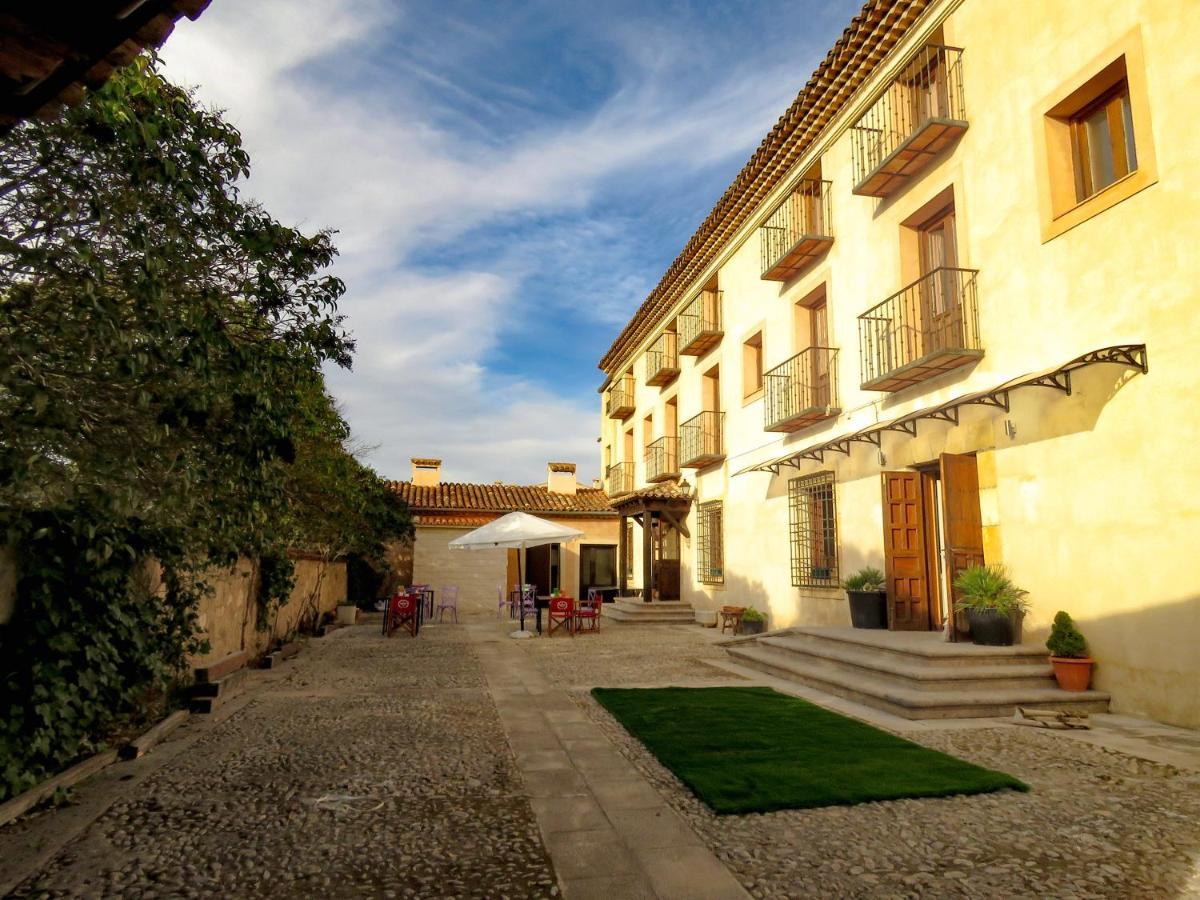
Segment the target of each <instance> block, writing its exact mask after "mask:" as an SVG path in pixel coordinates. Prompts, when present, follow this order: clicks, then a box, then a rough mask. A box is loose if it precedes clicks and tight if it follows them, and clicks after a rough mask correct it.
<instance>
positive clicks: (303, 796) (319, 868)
mask: <svg viewBox="0 0 1200 900" xmlns="http://www.w3.org/2000/svg"><path fill="white" fill-rule="evenodd" d="M375 627H376V626H362V627H360V628H358V629H355V630H348V631H339V632H336V633H335V634H334V635H332V636H330V637H329V638H326V639H324V640H321V641H313V642H310V644H309V645H308V647H307V648H306V649H305V650H304V652H303V653H302V654H301V655H300V656H299V657H297V659H296V660H294V661H293V662H290V663H288V664H287V665H288V666H290V667H291V668H289V669H285V670H284V671H285V672H286V673H287V674H286V676H285V677H284V678H283V679H282V680H281V681H280V682H279V683H278V684H276V685H273V686H271V687H270V688H267V689H266V690H263V691H262V693H261V694H260V695H258V696H256V698H255V699H254V700H253V701H252V702H251V703H250V704H249V705H248V706H247V707H246V708H245V709H243V710H241V711H240V712H238V713H237V714H236V715H234V716H233V717H232V718H230V719H229V720H227V721H225V722H223V723H221V724H219V725H217V726H215V727H213V728H212V730H211V731H210V732H209V733H208V734H207V735H205V736H204V737H203V738H202V739H201V740H200V741H199V742H198V743H197V744H196V746H195V747H193V748H191V749H190V750H189V751H188V753H187V754H186V756H184V757H182V758H181V759H179V760H176V761H175V762H174V763H173V764H171V765H169V766H167V767H166V768H165V769H163V770H161V771H159V772H158V773H156V774H154V775H153V776H151V777H150V778H149V779H147V780H146V781H145V782H143V783H141V784H140V785H138V787H137V789H136V790H135V791H133V792H132V794H133V795H132V796H129V797H127V799H125V800H124V801H123V802H119V803H118V804H116V805H115V806H113V807H112V808H111V809H109V811H108V812H107V813H106V814H105V815H104V816H102V817H101V818H100V819H99V820H97V821H96V822H95V823H94V824H93V825H92V826H91V827H90V828H89V829H88V830H87V831H86V832H85V833H84V835H83V836H82V837H81V838H80V839H79V840H77V841H75V842H74V843H72V844H69V845H68V846H67V847H66V848H65V849H64V851H63V852H62V853H60V854H59V855H58V856H57V857H56V858H55V859H54V860H53V861H52V863H51V864H50V865H49V866H48V867H47V868H46V869H45V870H43V872H41V873H40V874H39V875H38V876H37V877H36V878H33V879H30V880H29V881H27V882H26V883H25V884H23V885H22V886H21V887H20V888H19V889H18V890H17V891H16V893H15V896H19V897H25V896H40V895H47V896H80V897H131V898H139V897H140V898H149V897H167V896H172V897H173V896H185V897H189V896H191V897H199V896H225V897H265V896H271V897H314V896H383V897H431V896H437V897H489V898H491V897H549V896H552V895H554V894H555V893H556V892H557V889H556V888H555V886H554V885H555V882H554V875H553V871H552V869H551V867H550V863H549V860H548V858H547V856H546V853H545V850H544V849H543V847H542V843H541V839H540V837H539V834H538V829H537V824H536V821H535V819H534V817H533V813H532V811H531V809H530V806H529V802H528V800H527V799H526V798H525V796H524V793H523V786H522V781H521V778H520V775H519V773H518V772H517V770H516V768H515V764H514V761H513V758H512V755H511V753H510V751H509V749H508V745H507V743H506V741H505V737H504V733H503V730H502V728H501V725H500V722H499V719H498V717H497V715H496V711H495V707H494V706H493V704H492V702H491V699H490V697H489V695H488V694H487V691H486V688H485V686H484V682H483V679H482V677H481V674H480V671H479V666H478V663H477V661H476V657H475V654H474V652H473V651H472V650H471V648H470V647H469V645H468V644H467V643H466V636H465V633H464V631H463V630H460V629H457V628H453V627H438V628H431V629H428V630H427V631H426V632H424V633H423V634H422V636H421V640H419V641H412V640H411V639H407V638H405V637H396V638H393V639H391V640H384V639H383V638H380V637H379V636H378V635H377V634H376V632H375Z"/></svg>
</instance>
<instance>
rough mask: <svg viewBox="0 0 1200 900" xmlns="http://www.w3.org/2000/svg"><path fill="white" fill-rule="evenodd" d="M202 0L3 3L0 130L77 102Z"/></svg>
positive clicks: (194, 13)
mask: <svg viewBox="0 0 1200 900" xmlns="http://www.w3.org/2000/svg"><path fill="white" fill-rule="evenodd" d="M208 3H209V0H142V2H130V0H89V2H87V3H65V2H63V0H41V2H39V3H17V4H14V3H9V4H5V9H4V11H3V12H0V133H3V132H6V131H8V130H9V129H10V128H12V127H13V126H14V125H15V124H16V123H17V122H20V121H21V120H22V119H27V118H30V117H35V116H36V117H38V118H47V117H50V116H53V115H55V114H56V113H57V112H58V111H59V110H61V109H62V108H63V107H64V106H69V105H72V104H75V103H78V102H79V101H80V100H81V99H82V98H83V95H84V92H85V89H88V88H90V89H93V90H94V89H96V88H98V87H100V85H102V84H104V82H105V81H107V80H108V78H109V76H110V75H112V73H113V71H114V70H116V69H118V68H120V67H121V66H124V65H128V64H129V63H130V62H131V61H132V60H133V59H134V57H136V56H137V55H138V54H139V53H141V52H142V51H143V50H145V49H147V48H155V47H159V46H161V45H162V43H163V41H165V40H166V39H167V36H168V35H169V34H170V33H171V31H172V29H173V28H174V27H175V22H176V21H177V20H178V19H179V18H181V17H182V16H187V17H188V18H189V19H196V18H197V17H198V16H199V15H200V13H201V12H203V11H204V8H205V7H206V6H208Z"/></svg>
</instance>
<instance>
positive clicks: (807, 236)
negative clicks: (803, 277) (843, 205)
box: [758, 179, 833, 281]
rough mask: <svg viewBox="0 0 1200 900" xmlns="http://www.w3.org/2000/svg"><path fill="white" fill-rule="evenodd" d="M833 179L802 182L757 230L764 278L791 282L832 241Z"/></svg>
mask: <svg viewBox="0 0 1200 900" xmlns="http://www.w3.org/2000/svg"><path fill="white" fill-rule="evenodd" d="M831 187H832V182H829V181H814V180H810V179H806V180H804V181H801V182H800V184H799V185H798V186H797V187H796V189H795V190H794V191H792V193H791V194H790V195H789V196H788V198H787V199H786V200H784V201H783V203H782V204H781V205H780V207H779V209H777V210H775V212H773V213H771V217H770V218H769V219H767V221H766V224H764V225H763V226H762V227H761V228H759V229H758V243H759V250H760V254H761V256H762V277H763V279H764V280H765V281H790V280H791V279H792V278H794V277H795V276H796V275H798V274H800V272H801V271H802V270H803V269H804V267H805V266H807V265H809V263H811V262H813V261H814V260H816V259H817V257H819V256H820V255H821V254H822V253H824V252H825V251H826V250H828V249H829V247H830V245H831V244H832V243H833V213H832V204H831V200H830V196H831V193H832V192H831Z"/></svg>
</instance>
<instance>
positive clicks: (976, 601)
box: [954, 564, 1029, 647]
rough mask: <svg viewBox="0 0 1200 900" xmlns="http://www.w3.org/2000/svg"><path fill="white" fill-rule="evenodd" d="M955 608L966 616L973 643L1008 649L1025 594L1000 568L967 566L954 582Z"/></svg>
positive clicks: (1022, 612)
mask: <svg viewBox="0 0 1200 900" xmlns="http://www.w3.org/2000/svg"><path fill="white" fill-rule="evenodd" d="M954 589H955V591H957V592H958V603H957V604H956V608H957V609H959V610H963V611H965V612H966V614H967V622H969V623H970V625H971V638H972V639H973V640H974V641H975V643H976V644H985V645H988V646H993V647H1011V646H1012V643H1013V635H1014V632H1015V630H1016V621H1017V619H1018V618H1019V617H1020V616H1021V615H1023V614H1024V612H1025V607H1026V602H1025V597H1026V595H1027V594H1028V593H1029V592H1028V591H1026V590H1023V589H1022V588H1019V587H1017V586H1016V585H1015V584H1013V582H1012V579H1011V578H1009V577H1008V570H1007V569H1005V568H1004V566H1002V565H998V564H992V565H989V566H971V567H970V568H967V569H963V570H962V571H961V572H959V573H958V576H957V577H956V578H955V579H954Z"/></svg>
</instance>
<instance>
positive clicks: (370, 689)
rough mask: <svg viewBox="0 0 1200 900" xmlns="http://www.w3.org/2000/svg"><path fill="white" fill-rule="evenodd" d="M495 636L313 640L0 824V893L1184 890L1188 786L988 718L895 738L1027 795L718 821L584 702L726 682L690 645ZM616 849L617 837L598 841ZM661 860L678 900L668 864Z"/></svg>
mask: <svg viewBox="0 0 1200 900" xmlns="http://www.w3.org/2000/svg"><path fill="white" fill-rule="evenodd" d="M509 629H510V626H509V625H508V623H507V622H502V623H498V622H496V621H495V620H494V619H492V620H488V619H476V620H474V621H472V622H470V623H468V624H464V625H462V626H450V625H446V626H438V627H434V628H429V629H427V630H426V631H425V632H423V633H422V636H421V638H420V639H418V640H416V641H413V640H411V639H408V638H406V637H397V638H394V639H391V640H385V639H383V638H381V637H379V635H378V632H377V628H376V627H374V626H370V625H368V626H360V627H358V628H356V629H347V630H343V631H339V632H335V633H334V634H333V635H331V636H330V637H328V638H325V639H323V640H319V641H312V642H310V643H309V644H308V645H307V647H306V648H305V650H304V651H303V653H302V654H301V655H300V656H299V657H297V658H296V659H295V660H293V661H291V662H289V663H287V664H286V665H285V666H284V667H283V668H282V669H279V670H274V671H271V672H261V673H255V675H254V678H253V680H252V683H251V686H250V687H249V689H248V691H247V693H246V694H245V695H244V696H243V697H241V698H238V699H237V700H235V701H234V703H233V704H232V705H231V706H230V707H228V708H226V710H224V711H222V712H219V713H218V714H216V715H214V716H213V717H212V719H211V720H207V721H205V720H199V719H198V718H197V717H193V720H192V721H191V723H189V724H188V725H186V726H185V727H184V728H182V729H180V730H179V731H178V732H176V733H175V735H173V736H172V738H171V739H170V740H169V741H167V742H166V743H165V744H163V745H161V746H160V747H159V748H157V749H156V750H154V751H153V752H152V753H151V754H150V755H149V756H147V757H145V758H144V759H143V760H139V761H136V762H132V763H121V764H118V765H117V766H114V767H112V768H111V769H109V770H107V771H106V772H105V773H103V774H102V775H101V776H98V777H97V778H95V779H93V780H92V782H89V783H88V784H86V785H84V786H83V787H82V788H81V789H80V790H79V791H78V792H77V796H76V797H75V799H74V802H73V804H72V805H69V806H67V807H65V808H62V809H59V810H56V811H53V812H47V813H42V814H40V815H36V816H33V817H31V818H29V819H27V820H24V821H22V822H19V823H17V824H15V825H13V826H9V827H8V828H6V829H0V893H3V891H4V890H5V889H6V887H5V886H8V887H12V888H13V896H17V897H35V896H77V897H110V896H111V897H144V898H149V897H172V896H192V897H201V896H203V897H211V896H245V897H260V896H274V897H281V896H282V897H321V896H393V897H549V896H556V895H559V894H560V892H565V894H566V896H567V897H568V898H572V897H583V896H604V897H607V898H609V900H621V898H624V897H626V896H630V897H633V896H660V897H681V898H682V897H687V898H689V900H690V898H691V897H693V896H737V895H739V894H740V895H742V896H744V895H745V894H743V893H742V891H743V890H744V891H745V893H747V894H749V895H751V896H755V897H810V896H823V897H859V896H861V897H874V896H881V897H882V896H888V897H892V896H929V897H944V896H1039V897H1040V896H1054V897H1132V896H1136V897H1179V896H1200V771H1198V770H1196V769H1176V768H1172V767H1170V766H1168V765H1164V764H1161V763H1156V762H1149V761H1146V760H1143V759H1137V758H1135V757H1133V756H1129V755H1126V754H1124V753H1119V752H1115V751H1113V750H1111V749H1108V748H1105V747H1099V746H1091V745H1089V744H1086V743H1082V742H1080V741H1077V740H1072V739H1071V738H1069V737H1066V736H1063V735H1060V734H1050V733H1043V732H1040V731H1033V730H1030V729H1019V728H1014V727H1012V726H1010V725H1005V724H1000V723H994V724H993V725H992V727H971V728H961V727H959V728H923V729H918V730H915V731H909V732H906V736H908V737H911V738H912V739H914V740H918V741H919V742H921V743H924V744H927V745H929V746H931V747H935V748H937V749H941V750H946V751H948V752H951V753H954V754H956V755H959V756H962V757H964V758H966V759H970V760H973V761H976V762H980V763H982V764H985V765H988V766H991V767H994V768H999V769H1002V770H1004V771H1007V772H1009V773H1011V774H1013V775H1015V776H1017V777H1019V778H1021V779H1023V780H1025V781H1027V782H1028V783H1029V784H1031V786H1032V788H1033V790H1032V792H1031V793H1029V794H1016V793H1000V794H992V795H984V796H977V797H956V798H949V799H943V800H919V801H916V800H914V801H900V802H892V803H873V804H864V805H862V806H857V807H852V808H830V809H820V810H806V811H791V812H781V813H772V814H768V815H747V816H722V817H717V816H714V815H713V814H712V813H710V812H709V811H708V810H707V809H706V808H705V807H704V806H703V805H702V804H700V803H699V802H698V801H697V800H695V798H694V797H692V796H691V795H690V794H689V793H688V792H687V791H686V790H685V789H684V788H683V787H682V785H680V783H679V782H678V781H677V780H676V779H675V778H674V776H672V775H671V774H670V773H669V772H667V771H666V770H665V769H663V768H662V767H661V766H660V765H659V764H658V763H657V761H656V760H654V759H653V758H652V757H650V756H649V754H648V753H646V751H645V750H644V749H643V748H642V747H641V746H640V745H639V744H637V743H636V742H635V741H633V740H632V739H631V738H629V737H628V735H626V734H625V733H624V731H623V730H621V729H620V728H619V727H618V726H617V725H616V724H615V722H614V721H613V720H612V719H611V718H610V717H609V716H608V715H607V713H605V712H604V711H603V710H602V709H601V708H600V707H599V706H598V705H597V704H595V703H594V702H593V701H592V700H591V698H590V696H589V695H588V693H587V688H590V687H592V686H594V685H598V684H604V685H613V686H615V685H627V686H628V685H650V684H666V683H674V684H692V685H704V684H720V683H737V682H738V678H737V675H735V674H733V673H731V672H729V671H726V670H722V669H720V668H717V667H716V666H715V665H712V664H711V663H719V662H722V661H723V660H724V653H723V651H722V650H721V649H720V648H719V647H717V646H716V644H715V640H716V637H717V636H716V635H715V634H714V633H713V632H712V631H705V630H703V629H700V628H690V627H678V626H676V627H664V628H646V627H641V628H639V627H624V628H622V627H611V626H608V625H606V626H605V628H604V629H602V631H601V633H600V635H598V636H592V635H588V636H581V637H578V638H574V639H569V638H566V637H563V638H557V637H556V638H555V639H553V640H531V641H521V642H518V641H510V640H508V639H507V637H506V634H507V631H508V630H509ZM741 683H744V682H741ZM541 707H544V711H545V717H546V718H548V719H549V727H547V728H545V729H544V730H543V731H542V732H538V731H536V730H534V728H533V724H532V723H533V719H534V717H537V716H539V715H540V712H539V709H540V708H541ZM1097 733H1099V732H1097ZM618 795H619V798H620V799H621V801H622V802H616V801H614V803H615V805H616V810H615V811H614V808H613V806H612V805H610V802H609V801H610V799H612V798H614V797H617V796H618ZM630 798H635V799H636V802H634V800H631V799H630ZM601 807H603V808H601ZM626 807H629V808H628V809H627V808H626ZM647 823H649V828H650V830H649V831H648V832H646V833H645V834H644V835H632V832H633V831H634V830H636V829H639V828H645V827H646V826H647ZM606 829H607V831H606ZM614 832H615V833H617V835H618V836H620V837H621V838H622V839H623V840H624V841H625V844H624V845H622V844H621V842H620V841H616V840H612V841H610V843H604V841H605V840H608V838H603V835H605V834H607V835H609V837H610V838H611V837H612V835H613V834H614ZM622 832H624V833H622ZM668 833H670V835H671V836H670V838H669V840H668V839H667V838H666V837H664V835H667V834H668ZM656 838H658V839H659V840H658V841H657V842H656V840H655V839H656ZM581 843H582V844H583V845H584V846H594V852H590V853H585V854H584V855H583V856H582V857H580V856H579V854H578V853H577V852H576V850H577V849H578V846H579V845H580V844H581ZM639 844H645V845H646V846H644V847H639ZM678 859H687V860H691V862H689V864H688V866H684V867H682V868H691V869H694V870H695V871H694V872H693V873H692V874H693V875H694V876H695V878H696V880H695V884H696V887H695V889H694V890H692V889H685V888H682V887H678V885H680V884H683V883H685V882H684V881H680V880H679V879H680V878H685V877H686V876H687V875H688V873H687V872H675V873H673V874H670V873H668V870H669V869H670V868H671V866H672V862H673V860H675V861H676V862H677V861H678ZM718 860H719V862H717V861H718ZM721 863H723V864H724V865H723V866H722V865H721ZM707 865H711V866H715V868H713V869H710V870H707V871H708V872H709V876H708V877H703V878H701V877H700V875H699V874H698V873H702V872H703V871H706V870H705V869H704V867H705V866H707ZM656 866H657V867H660V868H661V872H658V871H655V870H654V869H655V867H656ZM22 867H24V869H25V870H28V871H23V870H22ZM679 868H681V867H680V866H679V865H676V869H679ZM647 871H649V872H650V874H651V876H652V877H649V878H647V877H645V876H646V873H647ZM729 872H731V873H732V875H733V876H734V877H735V878H736V882H735V881H734V879H733V878H729V880H728V883H727V884H725V883H723V882H722V883H721V885H720V886H719V887H718V886H717V884H718V882H720V881H721V879H720V877H719V876H722V875H724V876H725V877H726V878H728V873H729ZM639 873H640V874H639ZM662 873H668V874H670V877H667V875H663V877H661V878H660V877H659V875H660V874H662ZM15 875H19V876H20V878H19V879H18V880H19V883H17V881H14V877H15ZM672 878H674V879H675V880H671V879H672ZM737 882H740V885H741V887H740V888H739V887H738V886H737Z"/></svg>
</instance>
